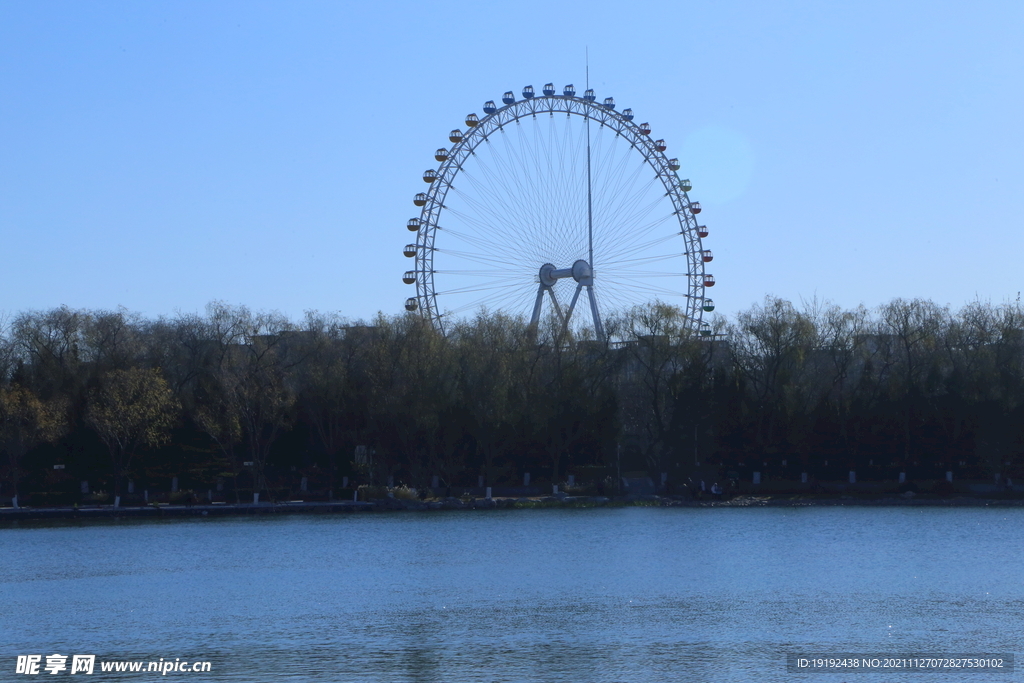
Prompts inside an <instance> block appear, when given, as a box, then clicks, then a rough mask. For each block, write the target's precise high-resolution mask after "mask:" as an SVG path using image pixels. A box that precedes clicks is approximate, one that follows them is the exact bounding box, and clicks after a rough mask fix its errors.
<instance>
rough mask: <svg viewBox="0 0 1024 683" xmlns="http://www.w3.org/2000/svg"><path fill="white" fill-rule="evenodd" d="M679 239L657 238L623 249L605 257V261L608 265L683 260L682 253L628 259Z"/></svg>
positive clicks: (676, 237) (669, 237)
mask: <svg viewBox="0 0 1024 683" xmlns="http://www.w3.org/2000/svg"><path fill="white" fill-rule="evenodd" d="M678 239H679V236H678V235H661V236H659V237H656V238H654V239H652V240H649V241H647V242H643V243H641V244H634V245H631V246H630V247H628V248H624V249H621V250H619V251H616V252H614V253H610V254H607V255H606V256H605V261H606V262H608V263H612V264H617V263H630V262H633V261H636V262H644V261H646V260H647V259H652V258H653V259H656V260H661V259H675V258H681V257H682V254H681V253H674V254H673V253H668V254H666V253H657V254H652V255H650V256H637V257H636V258H635V259H629V258H626V257H627V256H634V255H636V254H641V253H643V252H645V251H647V250H649V249H651V248H653V247H657V246H660V245H663V244H665V243H667V242H672V241H675V240H678Z"/></svg>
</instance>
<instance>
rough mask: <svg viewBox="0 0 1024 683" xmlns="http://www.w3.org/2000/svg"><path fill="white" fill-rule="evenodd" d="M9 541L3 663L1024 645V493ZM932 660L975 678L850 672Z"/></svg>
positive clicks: (204, 525) (316, 667)
mask: <svg viewBox="0 0 1024 683" xmlns="http://www.w3.org/2000/svg"><path fill="white" fill-rule="evenodd" d="M0 552H2V556H3V563H4V571H3V573H2V574H0V597H2V600H3V604H4V605H5V609H3V610H2V611H0V658H2V659H0V680H8V679H21V680H26V679H24V678H22V677H20V676H17V677H16V676H15V675H14V674H13V672H14V662H15V657H16V655H19V654H43V655H45V654H53V653H55V652H57V653H61V654H76V653H81V654H96V655H97V659H98V660H113V659H122V660H130V659H138V660H146V661H152V660H156V659H159V658H160V657H163V658H164V659H173V658H182V659H186V660H188V661H196V660H209V661H211V662H212V663H213V670H212V672H211V673H208V674H202V675H201V676H200V675H198V674H185V673H177V674H175V673H171V674H168V676H169V677H171V678H177V679H192V680H200V678H201V679H202V680H208V681H280V680H295V681H382V682H390V681H431V682H433V681H502V682H504V681H509V682H512V681H662V680H673V681H675V680H678V681H690V680H693V681H755V680H756V681H789V680H806V681H808V682H809V681H812V680H834V681H842V680H845V679H846V678H847V677H848V676H847V675H845V674H829V675H825V676H820V675H813V674H799V675H794V674H790V673H787V671H786V654H787V653H791V652H792V653H804V652H863V653H908V652H932V653H969V652H975V653H982V652H989V653H1001V652H1021V651H1022V649H1024V648H1022V647H1021V641H1022V638H1024V616H1022V615H1024V510H1020V509H985V508H950V509H947V508H835V507H827V508H825V507H822V508H771V509H764V508H762V509H725V508H716V509H708V508H702V509H695V508H683V509H680V508H667V509H666V508H624V509H591V510H557V509H556V510H508V511H503V510H495V511H477V512H435V513H388V514H335V515H329V516H282V517H275V518H267V517H261V518H221V519H190V520H169V521H127V520H125V521H114V522H108V523H90V524H88V525H79V524H75V523H70V522H69V523H61V524H53V523H46V524H44V523H22V524H21V525H19V526H17V527H8V528H3V529H0ZM64 674H65V675H66V674H67V672H64ZM922 675H925V676H926V677H927V678H926V680H929V681H940V680H951V681H953V680H963V679H964V674H963V673H962V672H961V673H959V674H957V675H949V676H947V675H945V674H903V675H900V674H895V675H878V676H876V675H874V674H857V675H856V677H855V680H857V681H861V682H862V683H869V681H876V680H877V681H882V680H884V681H899V680H915V681H916V680H919V679H920V677H921V676H922ZM115 678H116V677H115ZM120 678H124V679H129V678H130V679H133V680H149V679H150V678H152V674H150V675H149V676H147V675H146V674H123V675H122V676H120ZM156 678H161V677H159V676H158V677H156ZM163 678H166V677H163ZM1022 679H1024V677H1022V676H1021V674H1020V673H1016V674H1012V675H1007V674H998V675H997V674H977V673H975V674H968V679H967V680H977V681H979V682H980V681H984V680H1001V681H1002V680H1022Z"/></svg>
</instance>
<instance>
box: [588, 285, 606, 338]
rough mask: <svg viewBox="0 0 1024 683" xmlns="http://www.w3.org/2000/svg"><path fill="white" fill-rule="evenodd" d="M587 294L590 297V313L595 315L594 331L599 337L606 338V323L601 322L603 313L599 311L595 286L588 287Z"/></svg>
mask: <svg viewBox="0 0 1024 683" xmlns="http://www.w3.org/2000/svg"><path fill="white" fill-rule="evenodd" d="M587 295H588V296H589V297H590V313H591V314H592V315H593V316H594V333H595V334H597V338H598V339H604V325H602V324H601V314H600V313H598V312H597V295H596V294H594V286H593V285H590V286H589V287H587Z"/></svg>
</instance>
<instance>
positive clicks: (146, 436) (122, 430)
mask: <svg viewBox="0 0 1024 683" xmlns="http://www.w3.org/2000/svg"><path fill="white" fill-rule="evenodd" d="M178 408H179V404H178V400H177V399H176V398H175V397H174V394H173V393H172V392H171V389H170V387H169V386H168V384H167V381H166V380H165V379H164V378H163V376H162V375H161V374H160V371H159V370H157V369H155V368H152V369H144V368H129V369H127V370H113V371H111V372H109V373H107V374H105V375H104V376H103V377H101V379H100V386H99V387H98V388H96V389H94V390H93V391H92V392H90V395H89V405H88V408H87V409H86V413H85V415H86V420H87V421H88V423H89V424H90V425H91V426H92V428H93V429H95V430H96V434H97V435H98V436H99V437H100V439H101V440H102V441H103V443H104V444H106V446H107V448H108V449H109V450H110V458H111V460H112V461H113V466H114V505H115V506H117V505H119V504H120V501H121V480H122V479H123V478H124V476H125V474H126V472H127V471H128V468H129V467H130V466H131V462H132V459H133V458H134V457H135V455H136V454H137V452H138V451H139V449H140V448H143V447H153V446H157V445H159V444H161V443H163V442H164V441H166V440H167V437H168V433H169V430H170V428H171V425H172V424H173V423H174V421H175V418H176V417H177V411H178Z"/></svg>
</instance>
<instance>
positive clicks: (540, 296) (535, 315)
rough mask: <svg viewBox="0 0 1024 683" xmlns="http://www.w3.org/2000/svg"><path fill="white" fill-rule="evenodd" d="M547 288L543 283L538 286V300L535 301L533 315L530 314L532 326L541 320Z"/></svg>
mask: <svg viewBox="0 0 1024 683" xmlns="http://www.w3.org/2000/svg"><path fill="white" fill-rule="evenodd" d="M545 289H546V287H544V285H543V284H541V286H540V287H538V288H537V300H536V301H534V302H533V315H531V316H530V326H531V327H536V326H537V323H539V322H540V306H541V304H542V303H544V290H545Z"/></svg>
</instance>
